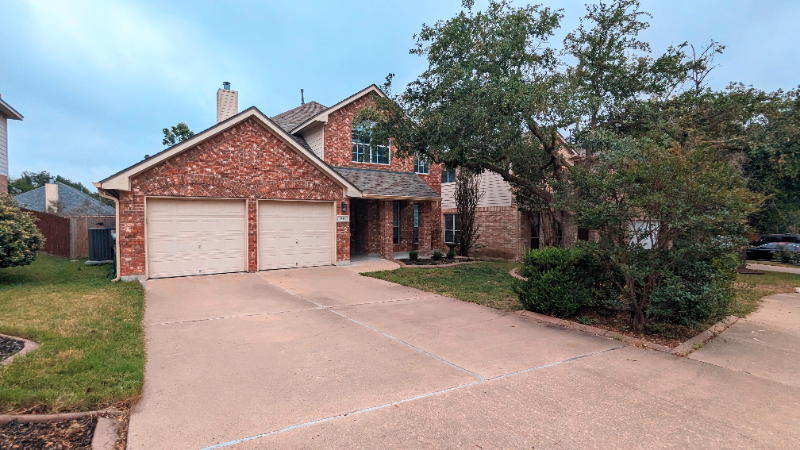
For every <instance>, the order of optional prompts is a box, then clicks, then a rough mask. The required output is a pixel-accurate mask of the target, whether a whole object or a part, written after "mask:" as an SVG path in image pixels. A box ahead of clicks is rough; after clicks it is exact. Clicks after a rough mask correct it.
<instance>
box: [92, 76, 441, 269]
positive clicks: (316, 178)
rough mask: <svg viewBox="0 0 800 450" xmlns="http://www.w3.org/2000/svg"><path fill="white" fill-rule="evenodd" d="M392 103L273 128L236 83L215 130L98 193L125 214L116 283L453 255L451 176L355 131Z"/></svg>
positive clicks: (301, 114)
mask: <svg viewBox="0 0 800 450" xmlns="http://www.w3.org/2000/svg"><path fill="white" fill-rule="evenodd" d="M383 95H384V94H383V93H382V92H381V91H380V90H379V89H378V88H377V87H376V86H374V85H372V86H370V87H368V88H366V89H364V90H362V91H360V92H358V93H356V94H355V95H352V96H350V97H348V98H346V99H345V100H342V101H341V102H339V103H337V104H335V105H334V106H331V107H325V106H323V105H321V104H319V103H316V102H309V103H305V102H303V103H302V104H301V105H300V106H298V107H296V108H294V109H291V110H289V111H286V112H284V113H281V114H278V115H276V116H273V117H271V118H270V117H267V116H266V115H265V114H263V113H262V112H261V111H260V110H259V109H257V108H256V107H250V108H248V109H246V110H244V111H242V112H238V92H236V91H233V90H231V89H230V84H229V83H225V84H224V88H223V89H219V90H218V92H217V124H216V125H214V126H212V127H211V128H208V129H207V130H205V131H202V132H200V133H197V134H196V135H195V136H194V137H192V138H191V139H188V140H186V141H183V142H181V143H179V144H177V145H175V146H172V147H170V148H168V149H166V150H164V151H162V152H160V153H157V154H155V155H153V156H150V157H146V158H145V159H144V160H142V161H140V162H138V163H136V164H134V165H132V166H131V167H128V168H126V169H124V170H122V171H120V172H118V173H116V174H114V175H112V176H110V177H108V178H106V179H104V180H102V181H100V182H97V183H94V184H95V186H96V187H97V188H98V191H99V192H100V193H101V195H103V196H104V197H107V198H111V199H113V200H114V201H115V202H116V203H117V211H118V221H117V233H116V236H117V242H116V245H117V249H118V251H117V258H118V264H117V267H118V274H117V275H118V276H120V277H122V278H123V279H147V278H163V277H175V276H188V275H205V274H215V273H229V272H255V271H259V270H268V269H279V268H292V267H312V266H323V265H347V264H349V262H350V259H351V256H352V255H354V254H359V253H365V254H377V255H379V256H380V257H382V258H389V259H391V258H393V256H394V252H404V251H411V250H418V251H419V252H420V254H422V255H429V254H431V252H432V251H433V250H434V249H440V248H442V245H443V244H442V237H443V230H442V224H441V219H442V215H441V204H440V200H441V168H440V167H439V166H437V165H435V164H428V163H427V162H426V161H420V160H416V161H415V160H414V159H413V158H412V159H399V158H396V157H395V155H394V151H392V150H393V149H392V146H391V143H390V142H380V143H378V142H370V133H369V127H368V126H366V127H364V126H358V125H356V126H354V124H353V115H354V113H355V112H356V111H357V110H359V109H360V108H364V107H365V106H366V105H368V104H370V102H371V96H383ZM143 153H144V152H143Z"/></svg>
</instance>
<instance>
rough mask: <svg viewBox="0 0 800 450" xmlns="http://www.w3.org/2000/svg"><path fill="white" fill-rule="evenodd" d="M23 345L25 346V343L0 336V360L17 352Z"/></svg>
mask: <svg viewBox="0 0 800 450" xmlns="http://www.w3.org/2000/svg"><path fill="white" fill-rule="evenodd" d="M23 347H25V343H24V342H22V341H18V340H16V339H9V338H7V337H3V336H0V361H2V360H4V359H6V358H8V357H10V356H11V355H13V354H14V353H17V352H19V351H20V350H22V349H23Z"/></svg>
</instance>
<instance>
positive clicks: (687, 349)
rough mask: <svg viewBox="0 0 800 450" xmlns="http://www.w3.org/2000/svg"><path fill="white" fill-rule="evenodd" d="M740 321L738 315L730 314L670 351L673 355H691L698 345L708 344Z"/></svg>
mask: <svg viewBox="0 0 800 450" xmlns="http://www.w3.org/2000/svg"><path fill="white" fill-rule="evenodd" d="M738 321H739V318H738V317H736V316H728V317H727V318H725V319H722V320H721V321H719V322H717V323H716V324H715V325H713V326H712V327H711V328H709V329H707V330H706V331H703V332H702V333H700V334H698V335H697V336H695V337H693V338H691V339H689V340H687V341H686V342H683V343H681V344H680V345H678V346H677V347H675V348H674V349H672V351H670V353H672V354H673V355H677V356H684V357H685V356H689V354H690V353H692V352H693V351H695V350H697V349H696V348H694V347H695V346H696V345H701V346H702V345H704V344H706V343H707V342H708V341H710V340H712V339H714V338H715V337H717V336H719V335H720V333H722V332H723V331H725V330H727V329H728V328H730V327H731V325H733V324H735V323H736V322H738Z"/></svg>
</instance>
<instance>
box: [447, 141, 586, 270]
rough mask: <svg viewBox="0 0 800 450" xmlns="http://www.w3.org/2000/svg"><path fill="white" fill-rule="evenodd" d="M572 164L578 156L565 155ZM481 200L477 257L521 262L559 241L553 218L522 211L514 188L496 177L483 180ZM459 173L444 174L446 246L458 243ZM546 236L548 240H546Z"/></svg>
mask: <svg viewBox="0 0 800 450" xmlns="http://www.w3.org/2000/svg"><path fill="white" fill-rule="evenodd" d="M563 155H564V157H565V158H566V161H567V163H568V164H571V163H572V161H573V158H575V157H576V156H577V154H576V153H569V154H567V153H566V151H565V152H564V153H563ZM479 177H480V190H481V195H482V197H481V199H480V200H479V201H478V208H477V211H476V213H475V222H476V224H477V225H478V227H479V230H478V234H479V235H480V237H479V238H478V240H477V241H476V243H475V244H476V247H475V249H474V251H473V253H474V254H475V255H479V256H484V257H491V258H503V259H510V260H515V261H520V260H522V258H523V256H525V252H527V251H528V250H530V249H531V248H539V247H540V246H544V245H545V244H546V241H547V240H548V238H549V239H550V240H552V239H555V240H558V239H559V238H558V237H555V238H553V237H552V235H554V234H555V235H558V234H559V233H558V231H557V230H556V229H554V228H556V227H555V225H554V223H553V220H552V217H551V216H550V214H549V213H547V212H543V213H540V212H536V211H522V210H520V209H519V208H518V207H517V205H516V203H515V202H514V194H513V192H512V191H511V185H510V184H509V183H508V182H507V181H505V180H503V177H502V176H500V175H499V174H497V173H494V172H489V171H486V172H484V173H482V174H481V175H480V176H479ZM455 182H456V171H455V170H443V171H442V222H443V232H444V242H445V244H448V243H455V242H456V241H457V237H456V236H457V233H458V232H459V231H460V230H459V228H460V224H459V221H458V216H457V210H456V201H455V187H456V183H455ZM546 236H547V238H546ZM589 238H592V239H595V240H596V236H591V233H589V231H588V230H583V229H581V230H578V239H582V240H588V239H589Z"/></svg>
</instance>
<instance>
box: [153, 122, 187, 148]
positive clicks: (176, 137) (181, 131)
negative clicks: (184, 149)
mask: <svg viewBox="0 0 800 450" xmlns="http://www.w3.org/2000/svg"><path fill="white" fill-rule="evenodd" d="M162 132H163V133H164V139H162V140H161V143H162V144H164V145H167V146H172V145H175V144H180V143H181V142H183V141H186V140H189V139H191V138H192V137H193V136H194V132H193V131H192V130H190V129H189V126H188V125H186V124H185V123H183V122H180V123H178V124H177V125H175V126H173V127H171V129H170V128H164V129H163V130H162Z"/></svg>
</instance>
